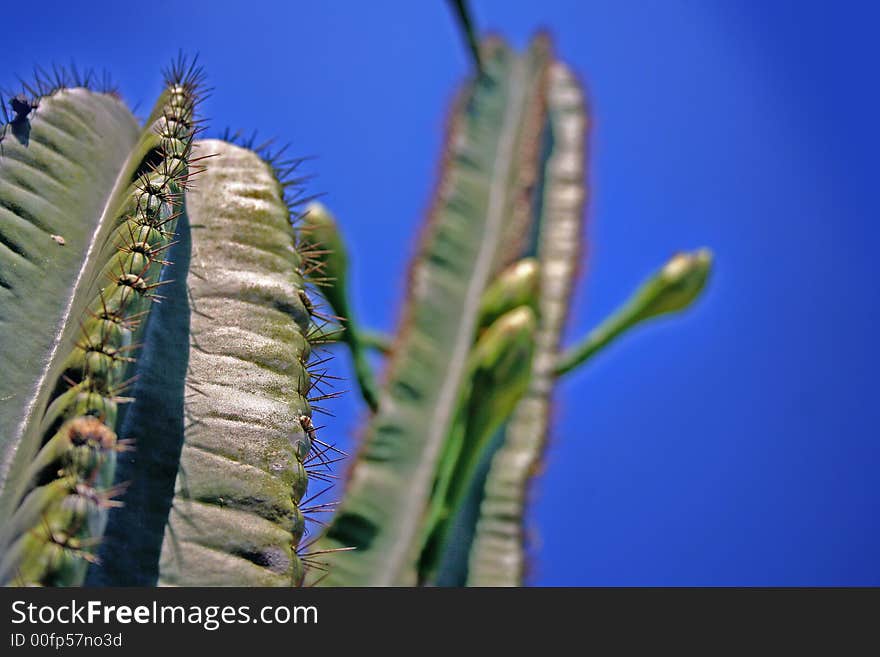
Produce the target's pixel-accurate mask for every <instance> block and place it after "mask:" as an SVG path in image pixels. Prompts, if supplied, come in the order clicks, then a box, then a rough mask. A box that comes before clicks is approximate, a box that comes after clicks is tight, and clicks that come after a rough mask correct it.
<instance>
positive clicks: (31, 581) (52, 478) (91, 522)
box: [0, 415, 128, 586]
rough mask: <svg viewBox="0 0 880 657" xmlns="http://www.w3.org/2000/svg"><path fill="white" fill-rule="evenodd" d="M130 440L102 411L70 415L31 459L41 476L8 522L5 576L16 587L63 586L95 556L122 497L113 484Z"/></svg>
mask: <svg viewBox="0 0 880 657" xmlns="http://www.w3.org/2000/svg"><path fill="white" fill-rule="evenodd" d="M127 448H128V444H127V443H126V442H125V441H119V440H117V439H116V434H115V433H114V432H113V430H112V429H110V428H109V427H108V426H107V425H106V424H104V423H103V422H102V421H101V420H100V419H99V418H97V417H94V416H91V415H82V416H78V417H75V418H72V419H70V420H68V421H67V422H65V423H64V424H63V425H62V426H61V428H60V429H59V430H58V431H57V433H56V434H55V435H54V436H53V437H52V439H51V440H50V441H49V442H48V443H46V445H45V446H44V447H43V449H42V450H41V451H40V453H39V455H38V456H37V458H36V459H35V460H34V461H33V462H32V463H31V464H30V468H29V472H28V474H29V475H30V478H31V480H32V481H33V482H35V484H36V485H35V486H34V488H32V489H31V490H30V491H29V492H28V494H27V495H26V496H25V497H24V499H23V500H22V502H21V504H20V505H19V507H18V509H17V510H16V512H15V514H14V515H13V517H12V518H11V519H10V520H9V522H8V524H7V526H6V527H5V528H4V533H5V534H6V535H7V536H8V537H9V538H8V539H7V542H5V544H4V545H3V559H2V562H0V581H2V582H3V583H4V584H8V585H13V586H63V585H69V584H71V583H72V582H76V581H78V580H81V579H82V578H83V577H84V575H85V569H86V567H87V566H88V564H90V563H94V562H95V561H96V558H95V556H94V553H93V548H94V547H95V545H96V542H97V537H98V536H100V534H101V533H102V532H103V526H104V523H105V522H106V514H107V510H108V509H109V508H110V507H112V506H115V505H117V504H119V502H117V501H116V500H115V499H114V498H115V496H116V495H117V493H118V492H119V490H120V489H119V488H118V487H114V486H113V476H114V471H115V467H116V454H117V452H121V451H124V450H125V449H127Z"/></svg>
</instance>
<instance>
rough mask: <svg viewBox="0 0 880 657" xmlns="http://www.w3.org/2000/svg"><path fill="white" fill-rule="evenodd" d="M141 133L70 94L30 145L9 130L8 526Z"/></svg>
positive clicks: (1, 289)
mask: <svg viewBox="0 0 880 657" xmlns="http://www.w3.org/2000/svg"><path fill="white" fill-rule="evenodd" d="M139 132H140V129H139V127H138V125H137V122H136V121H135V118H134V117H133V116H132V114H131V112H130V111H129V110H128V108H127V107H125V105H124V104H123V103H122V102H120V101H119V100H118V99H117V98H115V97H113V96H109V95H106V94H99V93H94V92H91V91H89V90H87V89H68V90H61V91H58V92H56V93H55V94H54V95H52V96H49V97H45V98H43V99H42V100H41V102H40V106H39V109H38V110H37V111H36V112H35V113H33V114H32V115H31V117H30V134H29V138H28V141H27V143H26V144H24V143H21V142H20V141H19V139H18V138H17V137H16V136H15V135H14V134H13V133H12V131H11V129H10V130H8V131H7V133H6V135H5V138H4V139H3V142H2V145H0V148H2V151H0V358H2V361H3V375H2V376H0V488H2V489H4V493H3V494H2V496H0V525H2V524H3V523H4V522H5V521H6V519H7V518H8V517H9V514H10V513H11V510H12V509H11V507H12V506H13V505H14V504H15V503H16V501H17V497H16V496H15V495H8V494H7V492H6V491H8V489H9V484H8V482H7V480H8V479H9V477H10V469H11V468H12V464H13V462H16V463H17V464H19V465H18V466H17V467H18V469H19V471H21V470H23V467H24V464H27V463H29V462H30V461H31V459H33V457H34V455H35V454H36V451H37V449H38V448H39V446H40V440H39V436H35V435H34V434H33V433H28V430H29V427H32V426H33V425H34V424H35V420H36V419H39V418H40V417H41V415H42V413H43V412H44V411H45V408H46V405H47V402H48V397H49V395H50V394H51V393H52V387H54V383H55V379H56V378H57V374H58V365H59V362H58V361H59V360H60V358H59V356H60V357H61V358H63V357H64V356H66V355H67V354H66V353H63V354H61V352H65V351H66V350H67V349H69V347H70V344H71V343H72V342H73V340H74V339H75V336H76V333H77V332H78V330H79V327H78V326H77V324H76V319H75V318H77V317H78V315H79V314H81V312H82V310H83V308H84V305H85V304H86V303H87V301H88V299H87V295H86V293H85V290H84V288H85V287H86V286H87V285H88V284H89V283H90V282H91V276H93V275H94V272H95V268H96V267H97V266H99V263H97V261H96V259H95V258H94V257H93V256H91V253H93V252H94V251H95V250H96V249H98V248H100V241H101V238H102V237H106V235H107V232H108V231H109V229H110V226H109V224H110V223H111V222H112V221H113V220H114V219H115V217H112V216H110V213H111V211H110V208H111V206H112V198H113V195H114V188H115V186H116V185H117V178H118V177H119V175H120V171H121V170H122V169H123V167H125V166H126V160H127V159H128V157H129V155H130V154H131V151H132V149H133V147H134V145H135V143H136V142H137V139H138V134H139ZM52 235H58V236H60V237H61V238H63V240H64V245H63V246H62V245H61V244H59V243H58V242H56V241H55V240H53V239H52ZM100 264H103V263H100ZM12 479H13V481H12V485H13V486H21V485H22V483H21V482H19V481H16V480H15V477H14V476H13V477H12Z"/></svg>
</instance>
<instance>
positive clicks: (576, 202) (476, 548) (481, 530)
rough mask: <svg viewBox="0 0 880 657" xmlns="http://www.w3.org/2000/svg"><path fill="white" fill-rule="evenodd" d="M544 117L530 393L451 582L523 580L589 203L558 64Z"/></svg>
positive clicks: (580, 113) (509, 427)
mask: <svg viewBox="0 0 880 657" xmlns="http://www.w3.org/2000/svg"><path fill="white" fill-rule="evenodd" d="M548 117H549V118H548V134H547V137H546V139H547V143H548V144H552V147H551V148H550V153H549V156H548V157H547V159H546V160H545V163H544V178H543V180H544V184H543V186H542V197H541V201H540V210H539V215H538V216H539V220H538V225H537V228H536V233H535V234H536V240H535V243H534V247H533V248H534V249H535V252H536V255H537V258H538V261H539V263H540V265H539V272H540V273H539V276H540V281H539V292H538V295H537V296H538V317H539V324H538V329H537V335H536V338H535V341H536V345H535V356H534V361H533V365H532V377H531V381H530V384H529V389H528V391H527V392H526V394H525V396H524V398H523V399H522V400H521V401H520V403H519V405H518V406H517V408H516V409H515V410H514V412H513V415H512V417H511V418H510V420H509V421H508V422H507V423H506V425H505V426H504V428H503V430H502V432H501V434H500V435H499V438H498V441H499V447H498V449H497V451H496V452H495V454H494V455H492V456H491V461H490V462H489V463H488V464H487V467H488V471H487V472H486V473H485V483H484V484H482V485H480V482H479V481H478V482H477V488H478V490H477V493H476V495H475V499H474V500H472V501H471V504H474V505H478V507H477V508H478V511H475V513H474V515H476V518H477V519H476V525H475V528H474V530H473V532H474V533H473V536H472V547H471V548H470V550H469V554H467V553H466V554H467V556H466V569H464V568H462V565H463V564H461V563H459V564H449V563H448V564H446V572H444V574H443V577H444V579H445V580H446V581H447V582H448V583H455V584H458V585H463V584H465V583H466V584H467V585H470V586H481V585H496V586H497V585H508V586H512V585H521V584H522V582H523V574H524V570H525V553H524V551H525V540H524V526H523V524H524V513H525V507H526V503H527V492H528V484H529V481H530V479H531V477H532V475H533V474H534V473H535V471H536V470H537V467H538V464H539V462H540V459H541V456H542V453H543V450H544V446H545V444H546V440H547V432H548V430H549V413H550V404H551V397H552V390H553V386H554V383H555V373H554V371H553V370H554V366H555V363H556V355H557V353H558V350H559V340H560V335H561V333H562V330H563V328H564V325H565V319H566V316H567V314H568V307H569V301H570V298H571V293H572V289H573V286H574V278H575V275H576V272H577V269H578V267H579V264H580V263H579V261H580V258H581V250H582V246H581V243H582V233H583V225H582V224H583V212H584V206H585V203H586V189H585V187H584V180H585V177H586V176H585V173H586V172H585V161H586V153H585V148H586V135H587V130H588V117H587V113H586V107H585V103H584V97H583V92H582V90H581V89H580V85H579V84H578V83H577V81H576V80H575V79H574V77H573V76H572V75H571V73H570V72H569V71H568V69H567V68H566V67H565V66H564V65H563V64H561V63H558V62H557V63H554V65H553V67H552V69H551V72H550V80H549V85H548ZM480 489H481V490H480ZM465 535H467V532H465ZM463 556H464V555H463Z"/></svg>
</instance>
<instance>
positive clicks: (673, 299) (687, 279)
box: [556, 248, 712, 376]
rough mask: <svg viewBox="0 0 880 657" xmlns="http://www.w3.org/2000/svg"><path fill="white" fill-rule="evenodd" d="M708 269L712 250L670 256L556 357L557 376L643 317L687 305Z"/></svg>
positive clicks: (702, 285)
mask: <svg viewBox="0 0 880 657" xmlns="http://www.w3.org/2000/svg"><path fill="white" fill-rule="evenodd" d="M711 269H712V252H711V251H710V250H709V249H705V248H703V249H698V250H697V251H694V252H692V253H678V254H676V255H674V256H673V257H672V258H671V259H670V260H669V262H667V263H666V264H665V265H664V266H663V267H662V268H661V269H660V271H659V272H657V273H656V274H654V275H653V276H652V277H651V278H649V279H648V280H647V281H645V282H644V283H643V284H642V285H641V287H639V289H638V290H636V292H635V293H634V294H633V295H632V296H631V297H630V298H629V300H628V301H627V302H626V303H625V304H624V305H623V306H622V307H621V308H619V309H618V310H617V311H615V312H614V314H612V315H611V316H610V317H609V318H608V319H606V320H605V321H604V322H602V323H601V324H600V325H599V326H597V327H596V328H595V329H593V330H592V331H591V332H590V333H589V334H588V335H587V336H586V337H585V338H584V339H583V340H582V341H581V342H580V343H578V344H576V345H575V346H573V347H571V348H570V349H568V350H567V351H565V352H564V353H563V354H562V355H561V356H560V357H559V361H558V363H557V365H556V374H557V376H560V375H562V374H566V373H567V372H570V371H572V370H573V369H576V368H577V367H579V366H580V365H583V364H584V363H585V362H587V361H588V360H589V359H590V358H591V357H592V356H593V355H595V354H596V353H598V352H599V351H601V350H602V349H603V348H604V347H606V346H607V345H609V344H610V343H611V342H613V341H614V340H615V339H616V338H617V337H619V336H621V335H623V334H624V333H626V332H627V331H628V330H629V329H631V328H633V327H634V326H636V325H638V324H640V323H642V322H644V321H645V320H649V319H652V318H654V317H659V316H661V315H666V314H669V313H675V312H679V311H682V310H685V309H686V308H688V307H689V306H690V305H691V304H692V303H693V302H694V301H695V300H696V299H697V297H699V296H700V292H702V290H703V288H704V287H705V285H706V281H707V280H708V278H709V273H710V271H711Z"/></svg>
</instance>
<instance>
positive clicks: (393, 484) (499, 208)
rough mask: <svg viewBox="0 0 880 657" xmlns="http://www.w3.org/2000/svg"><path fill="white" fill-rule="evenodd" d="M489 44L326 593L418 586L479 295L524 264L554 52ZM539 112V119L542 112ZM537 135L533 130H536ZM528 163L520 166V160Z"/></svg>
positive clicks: (417, 269) (329, 535) (413, 279)
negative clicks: (501, 273)
mask: <svg viewBox="0 0 880 657" xmlns="http://www.w3.org/2000/svg"><path fill="white" fill-rule="evenodd" d="M546 45H547V44H546V42H545V41H544V40H543V39H540V40H538V41H536V43H535V44H533V46H532V48H531V49H530V51H529V53H528V54H527V55H525V56H518V55H516V54H515V53H514V52H513V51H512V50H511V49H509V48H508V47H507V46H504V45H503V44H501V43H500V42H498V41H496V40H493V41H491V42H490V43H489V44H487V46H486V49H485V58H484V67H485V76H483V77H481V78H479V79H478V80H477V81H475V82H471V83H470V84H469V85H468V86H467V87H466V88H465V90H464V91H463V92H462V93H461V94H460V96H459V99H458V102H457V104H456V107H455V108H454V111H453V116H452V121H451V126H450V132H449V135H448V142H447V152H446V154H445V164H444V167H443V171H442V175H441V179H440V183H439V186H438V195H437V198H436V201H435V204H434V208H433V210H432V212H431V215H430V217H429V221H428V223H427V225H426V228H425V230H424V233H423V236H422V240H421V246H420V250H419V254H418V255H417V257H416V259H415V261H414V264H413V266H412V269H411V271H410V281H409V283H410V294H409V298H408V300H407V305H406V307H405V310H404V316H403V320H402V323H401V330H400V333H399V336H398V342H397V344H396V345H395V350H394V355H393V357H392V360H391V362H390V364H389V369H388V372H387V375H386V381H385V385H384V388H383V390H382V393H381V395H380V399H379V410H378V412H377V413H376V414H375V416H374V417H373V418H372V420H371V422H370V425H369V428H368V429H367V432H366V435H365V438H364V443H363V445H362V448H361V450H360V452H359V454H358V456H357V461H356V463H355V464H354V466H353V468H352V471H351V474H350V479H349V481H348V485H347V489H346V491H345V496H344V499H343V501H342V503H341V505H340V508H339V510H338V513H337V515H336V516H335V518H334V521H333V524H332V525H331V527H330V528H329V530H328V531H327V532H326V534H325V536H324V537H323V538H322V540H321V541H320V542H319V546H320V547H321V548H324V549H334V548H340V547H353V548H355V549H354V550H353V551H351V552H345V553H338V554H335V555H333V556H332V558H330V557H328V559H327V562H328V564H329V567H330V570H329V575H328V576H327V577H326V579H325V580H324V581H323V583H324V584H331V585H340V584H343V585H357V586H366V585H385V586H387V585H395V584H398V585H401V584H402V585H406V584H412V583H414V582H415V581H416V575H415V561H416V559H417V554H415V551H417V550H418V547H419V537H420V532H421V529H422V524H423V521H424V517H423V516H424V513H425V510H426V507H427V504H428V500H429V497H430V493H431V491H430V489H431V486H432V484H433V482H434V479H435V476H436V469H437V465H438V459H439V457H440V453H441V450H442V448H443V444H444V441H445V440H446V438H447V435H448V433H449V430H450V427H451V425H452V422H453V419H454V416H455V413H456V407H457V405H458V403H459V400H460V391H461V389H462V386H463V385H464V384H465V381H464V377H465V374H466V363H467V359H468V356H469V354H470V351H471V348H472V345H473V342H474V336H475V331H476V326H477V321H478V313H479V306H480V301H481V296H482V294H483V291H484V290H485V289H486V287H487V285H488V284H489V283H490V281H491V280H492V278H493V277H494V275H495V274H496V273H497V272H498V270H499V269H500V268H501V267H503V265H504V264H506V262H507V261H509V260H510V259H511V258H514V257H517V256H518V251H519V249H518V248H516V244H517V243H520V242H521V240H522V239H523V230H522V228H521V226H520V224H521V222H522V221H525V222H526V225H527V221H528V217H529V214H530V212H529V199H530V196H531V186H532V184H533V183H534V171H533V164H534V163H533V161H532V160H531V159H530V158H528V157H525V155H527V154H529V153H531V152H533V151H534V150H535V149H537V148H539V144H536V143H534V142H535V140H536V139H537V137H538V136H539V135H540V119H541V116H540V101H541V94H540V89H541V88H542V87H541V85H542V84H543V82H544V72H545V63H546V59H547V47H546ZM536 105H537V108H536ZM535 123H537V124H538V125H537V126H536V125H535ZM524 157H525V159H524Z"/></svg>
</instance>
